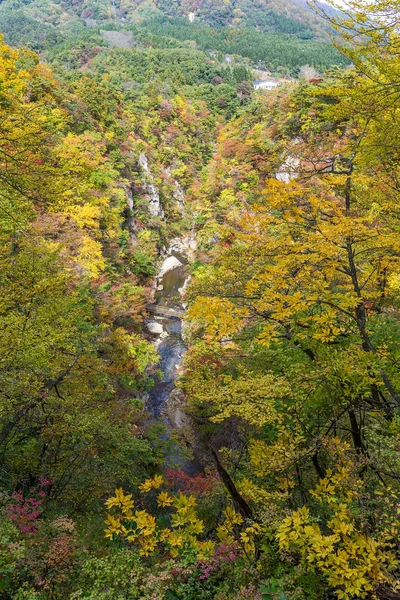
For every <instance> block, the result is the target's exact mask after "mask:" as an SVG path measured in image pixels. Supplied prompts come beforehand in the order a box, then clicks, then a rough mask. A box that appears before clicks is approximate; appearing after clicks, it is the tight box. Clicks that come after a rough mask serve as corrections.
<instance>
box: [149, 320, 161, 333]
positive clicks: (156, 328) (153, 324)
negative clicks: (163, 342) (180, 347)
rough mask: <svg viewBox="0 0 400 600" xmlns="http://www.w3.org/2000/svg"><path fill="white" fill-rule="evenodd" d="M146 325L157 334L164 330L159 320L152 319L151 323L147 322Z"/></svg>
mask: <svg viewBox="0 0 400 600" xmlns="http://www.w3.org/2000/svg"><path fill="white" fill-rule="evenodd" d="M146 327H147V329H148V330H149V331H150V333H154V334H155V335H160V334H162V333H163V331H164V329H163V326H162V325H161V323H157V321H150V323H147V325H146Z"/></svg>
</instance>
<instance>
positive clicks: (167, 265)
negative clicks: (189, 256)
mask: <svg viewBox="0 0 400 600" xmlns="http://www.w3.org/2000/svg"><path fill="white" fill-rule="evenodd" d="M182 266H183V263H181V261H180V260H178V259H177V258H176V256H169V257H168V258H166V259H165V260H164V262H163V264H162V265H161V269H160V272H159V273H158V277H163V276H164V275H165V273H168V271H172V270H173V269H176V268H178V267H182Z"/></svg>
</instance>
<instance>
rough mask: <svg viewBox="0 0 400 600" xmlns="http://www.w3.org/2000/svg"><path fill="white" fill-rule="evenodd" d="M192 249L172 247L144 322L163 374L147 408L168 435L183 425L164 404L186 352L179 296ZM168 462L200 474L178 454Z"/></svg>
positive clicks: (184, 244)
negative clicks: (150, 313)
mask: <svg viewBox="0 0 400 600" xmlns="http://www.w3.org/2000/svg"><path fill="white" fill-rule="evenodd" d="M175 248H177V249H175ZM193 249H194V241H193V240H191V239H189V240H178V241H177V242H176V244H175V245H172V246H171V248H170V250H169V252H168V255H167V257H166V258H165V260H164V262H163V264H162V265H161V268H160V271H159V274H158V276H157V278H156V281H155V285H156V289H155V293H154V301H155V302H154V304H153V305H152V306H151V307H149V309H150V312H152V313H153V315H154V316H153V318H152V319H151V320H149V321H148V322H147V328H148V330H149V331H150V333H151V334H152V336H153V339H154V341H153V343H154V346H155V348H156V349H157V351H158V353H159V355H160V362H159V364H158V368H159V370H160V371H161V372H162V376H161V377H155V378H154V386H153V388H152V389H151V391H150V392H149V397H148V403H147V406H148V409H149V411H150V413H151V414H152V416H153V417H154V418H161V419H162V420H163V421H164V423H165V424H166V426H167V429H168V430H169V431H170V432H171V431H173V430H174V429H180V428H182V427H183V422H184V416H183V412H182V411H181V410H180V409H179V408H177V407H171V406H169V407H168V406H167V403H168V399H169V397H170V396H171V394H172V392H173V391H174V389H175V382H176V380H177V379H178V377H179V374H180V366H181V364H182V360H183V357H184V355H185V352H186V346H185V343H184V341H183V337H182V318H183V315H184V311H185V306H184V304H183V300H182V295H183V293H184V290H185V288H186V286H187V284H188V283H189V280H190V275H189V273H188V268H187V265H188V255H189V254H190V253H191V251H192V250H193ZM167 460H168V462H169V463H172V464H173V465H174V466H179V468H181V469H182V470H184V471H185V472H186V473H187V474H189V475H196V474H197V473H199V472H201V471H203V468H202V467H201V465H199V464H198V463H197V462H196V461H195V460H189V461H188V460H185V459H183V460H182V457H180V456H179V455H178V453H177V455H174V456H169V457H168V458H167ZM182 463H183V464H182Z"/></svg>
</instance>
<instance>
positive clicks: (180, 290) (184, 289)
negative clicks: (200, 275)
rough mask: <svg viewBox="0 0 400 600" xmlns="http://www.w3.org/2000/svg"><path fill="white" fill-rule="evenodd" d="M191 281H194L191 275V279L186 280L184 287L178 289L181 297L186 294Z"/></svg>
mask: <svg viewBox="0 0 400 600" xmlns="http://www.w3.org/2000/svg"><path fill="white" fill-rule="evenodd" d="M191 279H192V277H191V275H189V277H187V278H186V279H185V283H184V284H183V286H182V287H181V288H179V289H178V292H179V294H180V295H181V296H183V295H184V294H185V292H186V290H187V288H188V285H189V283H190V280H191Z"/></svg>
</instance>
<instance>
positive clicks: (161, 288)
mask: <svg viewBox="0 0 400 600" xmlns="http://www.w3.org/2000/svg"><path fill="white" fill-rule="evenodd" d="M163 289H164V286H163V285H161V284H160V285H158V286H157V292H162V291H163Z"/></svg>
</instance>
